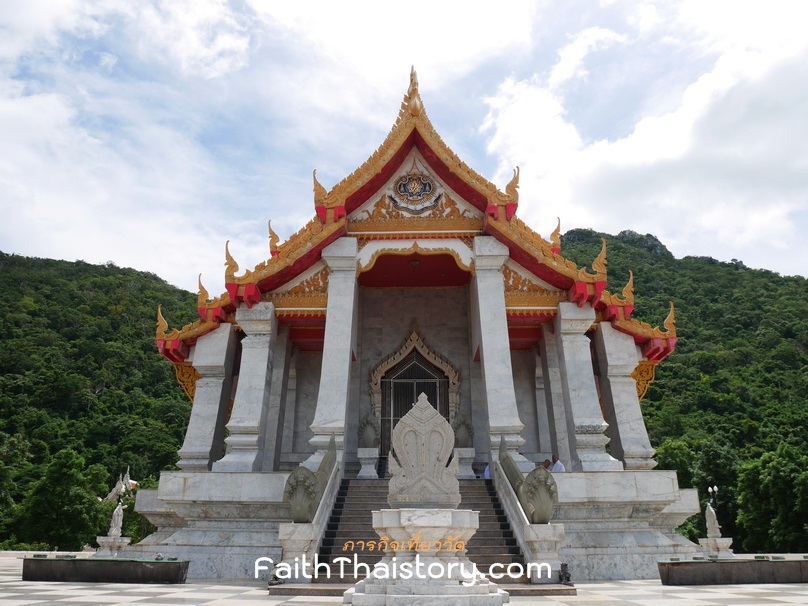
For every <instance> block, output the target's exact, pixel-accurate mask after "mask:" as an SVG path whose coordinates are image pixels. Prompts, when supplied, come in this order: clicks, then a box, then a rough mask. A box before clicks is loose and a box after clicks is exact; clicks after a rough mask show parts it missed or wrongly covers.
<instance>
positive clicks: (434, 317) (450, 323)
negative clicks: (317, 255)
mask: <svg viewBox="0 0 808 606" xmlns="http://www.w3.org/2000/svg"><path fill="white" fill-rule="evenodd" d="M359 299H360V306H359V309H360V313H359V315H360V319H359V338H358V347H357V350H358V357H359V364H358V367H359V368H358V373H357V378H356V382H357V383H358V385H357V391H358V394H357V396H358V402H359V411H358V416H357V419H358V418H361V417H362V416H364V415H365V414H367V413H368V412H370V407H371V400H370V389H369V387H368V379H369V376H370V372H371V370H372V369H373V368H374V367H375V366H376V365H377V364H379V362H381V361H382V360H383V359H384V358H386V357H387V356H388V355H390V354H392V353H394V352H396V351H397V350H398V349H399V348H400V347H401V344H402V343H403V341H404V339H406V338H407V337H409V335H410V329H411V327H412V326H413V323H415V325H417V327H418V331H419V333H420V334H421V336H422V337H423V338H424V341H425V342H426V344H427V346H428V347H430V348H431V349H432V350H433V351H435V352H436V353H439V354H440V355H442V356H443V357H444V358H446V359H447V360H448V361H449V363H450V364H451V365H452V366H454V367H455V368H456V369H457V370H458V371H459V372H460V413H461V414H465V415H467V416H471V417H472V422H473V423H474V426H475V442H477V440H478V437H480V436H478V435H477V434H479V433H480V431H478V426H477V423H476V419H474V418H473V415H471V409H472V408H473V407H474V402H475V400H476V399H477V397H478V396H476V395H472V393H473V392H472V389H471V387H472V386H471V381H470V380H469V379H470V377H471V376H472V372H471V364H472V362H471V354H470V347H469V316H468V289H467V288H446V289H437V288H423V289H421V288H401V289H398V288H362V289H360V294H359ZM477 366H479V364H477ZM477 394H479V391H478V392H477ZM482 405H483V406H484V402H482ZM480 429H483V431H485V428H484V427H481V428H480ZM354 433H355V429H354ZM478 452H481V449H480V448H478ZM348 453H349V454H348V456H349V460H352V459H351V458H350V457H353V456H355V455H353V454H351V450H350V449H348Z"/></svg>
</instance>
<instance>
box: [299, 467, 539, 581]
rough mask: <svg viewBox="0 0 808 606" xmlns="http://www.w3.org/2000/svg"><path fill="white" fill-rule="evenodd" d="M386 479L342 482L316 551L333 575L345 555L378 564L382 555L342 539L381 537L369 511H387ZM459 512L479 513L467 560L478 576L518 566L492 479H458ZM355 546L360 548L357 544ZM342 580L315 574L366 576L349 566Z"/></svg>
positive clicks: (518, 557) (515, 547)
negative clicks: (495, 565)
mask: <svg viewBox="0 0 808 606" xmlns="http://www.w3.org/2000/svg"><path fill="white" fill-rule="evenodd" d="M388 482H389V480H387V479H382V480H368V479H356V478H354V479H345V480H343V481H342V485H341V486H340V489H339V492H338V493H337V498H336V502H335V504H334V510H333V511H332V512H331V518H330V519H329V521H328V526H327V527H326V531H325V536H324V538H323V542H322V545H321V547H320V551H319V554H318V556H319V561H320V562H328V563H329V565H330V566H331V571H332V573H333V574H334V575H338V574H339V566H340V564H339V562H338V563H336V564H335V563H333V561H334V559H335V558H340V557H348V558H350V559H351V561H352V562H353V557H354V553H356V554H357V561H358V562H360V563H364V564H368V565H369V566H370V567H371V569H372V568H373V565H374V564H375V563H376V562H378V561H379V560H381V558H382V555H383V554H382V553H380V552H378V551H375V550H373V551H371V550H368V549H363V550H360V549H353V550H351V549H349V550H343V548H344V546H345V542H346V541H354V542H355V543H357V542H360V541H364V542H365V545H367V542H368V541H378V540H379V535H378V534H376V531H375V530H373V525H372V519H371V518H372V516H371V511H373V510H378V509H389V508H390V506H389V505H388V504H387V488H388ZM460 498H461V501H460V505H459V506H458V508H459V509H472V510H474V511H478V512H479V514H480V527H479V529H478V530H477V532H475V533H474V536H473V537H472V538H471V540H469V543H468V545H467V548H466V554H467V556H468V558H469V559H470V560H471V561H472V562H474V563H475V564H476V565H477V568H478V569H479V570H480V572H482V573H484V574H485V573H487V572H488V568H489V566H490V565H491V564H493V563H500V564H504V565H505V566H506V567H507V565H508V564H510V563H515V562H518V563H520V564H523V563H524V561H523V558H522V554H521V551H520V550H519V547H518V545H517V544H516V539H515V538H514V536H513V531H512V530H511V527H510V524H509V523H508V519H507V517H506V516H505V512H504V511H503V509H502V507H501V505H500V503H499V499H498V498H497V494H496V491H495V490H494V484H493V482H492V481H491V480H460ZM355 547H358V546H357V545H355ZM344 570H345V578H343V579H339V578H338V577H337V578H334V577H333V576H332V579H331V580H330V581H329V580H328V579H326V578H324V577H321V576H318V578H317V579H315V580H314V582H320V583H328V582H331V583H334V582H344V583H355V582H356V581H358V580H359V579H361V578H364V575H361V576H358V577H356V578H355V577H354V569H353V564H352V563H351V564H345V565H344ZM508 582H509V583H514V582H525V583H526V582H528V579H527V578H526V577H523V578H520V579H510V578H509V579H508Z"/></svg>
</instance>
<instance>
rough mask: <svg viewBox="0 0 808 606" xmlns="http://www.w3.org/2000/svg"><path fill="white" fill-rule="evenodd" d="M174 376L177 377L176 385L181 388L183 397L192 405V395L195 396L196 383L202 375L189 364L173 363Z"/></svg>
mask: <svg viewBox="0 0 808 606" xmlns="http://www.w3.org/2000/svg"><path fill="white" fill-rule="evenodd" d="M174 374H175V375H176V376H177V383H179V384H180V387H182V391H184V392H185V395H186V396H188V399H189V400H190V401H191V404H193V403H194V395H196V382H197V381H198V380H199V379H201V378H202V375H201V374H199V371H198V370H197V369H196V368H194V367H193V366H192V365H191V363H190V362H178V363H175V364H174Z"/></svg>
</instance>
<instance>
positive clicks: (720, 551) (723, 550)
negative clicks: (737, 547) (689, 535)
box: [699, 537, 735, 558]
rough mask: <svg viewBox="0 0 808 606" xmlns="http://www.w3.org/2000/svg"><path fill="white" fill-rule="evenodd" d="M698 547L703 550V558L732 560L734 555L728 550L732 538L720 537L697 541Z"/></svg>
mask: <svg viewBox="0 0 808 606" xmlns="http://www.w3.org/2000/svg"><path fill="white" fill-rule="evenodd" d="M699 545H701V548H702V549H703V550H704V555H705V556H710V555H717V556H718V557H719V558H734V557H735V554H734V553H733V552H732V549H730V546H731V545H732V537H720V538H714V539H699Z"/></svg>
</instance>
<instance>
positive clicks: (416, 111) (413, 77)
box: [404, 65, 424, 116]
mask: <svg viewBox="0 0 808 606" xmlns="http://www.w3.org/2000/svg"><path fill="white" fill-rule="evenodd" d="M404 102H405V103H406V104H407V108H408V109H409V110H410V113H411V114H412V115H413V116H419V115H420V114H421V112H422V111H424V104H423V102H422V101H421V94H420V93H419V92H418V74H416V73H415V66H414V65H413V66H412V69H411V70H410V86H409V87H408V88H407V96H406V97H405V98H404Z"/></svg>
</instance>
